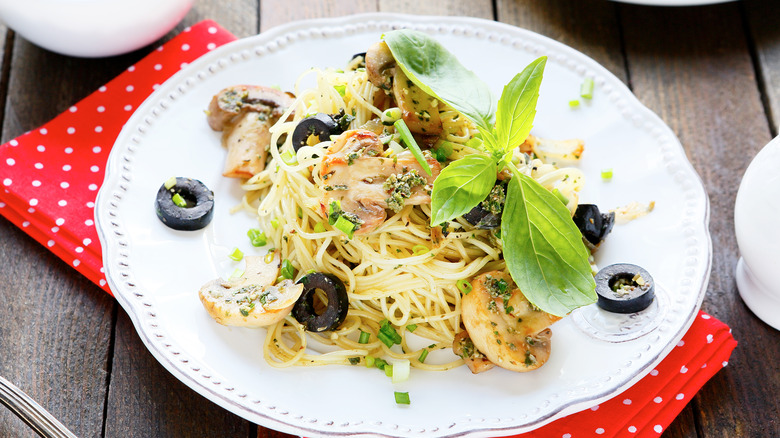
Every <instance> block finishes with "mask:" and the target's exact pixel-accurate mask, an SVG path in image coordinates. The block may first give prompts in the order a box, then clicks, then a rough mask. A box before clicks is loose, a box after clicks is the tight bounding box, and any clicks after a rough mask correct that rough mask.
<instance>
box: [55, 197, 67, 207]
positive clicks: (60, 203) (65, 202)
mask: <svg viewBox="0 0 780 438" xmlns="http://www.w3.org/2000/svg"><path fill="white" fill-rule="evenodd" d="M57 205H59V206H60V207H64V206H66V205H68V201H66V200H64V199H60V200H59V201H58V202H57Z"/></svg>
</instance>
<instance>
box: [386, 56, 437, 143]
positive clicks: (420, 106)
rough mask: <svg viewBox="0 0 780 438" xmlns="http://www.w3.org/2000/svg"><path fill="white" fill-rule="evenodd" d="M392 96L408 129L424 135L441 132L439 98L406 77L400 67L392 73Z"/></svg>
mask: <svg viewBox="0 0 780 438" xmlns="http://www.w3.org/2000/svg"><path fill="white" fill-rule="evenodd" d="M393 96H395V102H396V103H397V104H398V108H401V112H402V114H403V119H404V122H405V123H406V126H408V127H409V130H410V131H412V132H414V133H417V134H424V135H438V134H439V133H441V130H442V123H441V117H440V116H439V100H438V99H436V98H434V97H432V96H430V95H429V94H428V93H426V92H425V91H423V90H422V88H420V87H418V86H417V85H416V84H415V83H414V82H412V81H411V80H410V79H409V78H407V77H406V74H404V72H403V70H401V69H400V68H396V69H395V73H394V75H393Z"/></svg>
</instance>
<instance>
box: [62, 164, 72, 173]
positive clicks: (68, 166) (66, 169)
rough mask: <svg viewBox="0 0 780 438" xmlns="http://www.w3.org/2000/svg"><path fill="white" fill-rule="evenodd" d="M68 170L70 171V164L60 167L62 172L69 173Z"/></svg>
mask: <svg viewBox="0 0 780 438" xmlns="http://www.w3.org/2000/svg"><path fill="white" fill-rule="evenodd" d="M70 169H71V167H70V164H66V165H64V166H62V170H64V171H65V172H67V171H69V170H70Z"/></svg>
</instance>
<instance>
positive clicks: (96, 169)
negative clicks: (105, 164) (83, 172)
mask: <svg viewBox="0 0 780 438" xmlns="http://www.w3.org/2000/svg"><path fill="white" fill-rule="evenodd" d="M89 170H91V171H93V172H97V171H99V170H100V168H99V167H97V166H90V168H89Z"/></svg>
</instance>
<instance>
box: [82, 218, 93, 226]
mask: <svg viewBox="0 0 780 438" xmlns="http://www.w3.org/2000/svg"><path fill="white" fill-rule="evenodd" d="M84 225H86V226H88V227H91V226H92V225H95V222H93V221H92V219H87V220H85V221H84Z"/></svg>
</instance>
